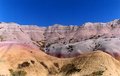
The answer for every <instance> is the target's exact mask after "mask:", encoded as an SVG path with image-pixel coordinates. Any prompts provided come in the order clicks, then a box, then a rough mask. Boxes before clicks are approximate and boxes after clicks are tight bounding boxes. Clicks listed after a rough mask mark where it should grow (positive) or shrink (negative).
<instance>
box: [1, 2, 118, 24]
mask: <svg viewBox="0 0 120 76" xmlns="http://www.w3.org/2000/svg"><path fill="white" fill-rule="evenodd" d="M119 18H120V0H0V22H15V23H19V24H24V25H26V24H31V25H39V26H49V25H53V24H62V25H81V24H83V23H85V22H109V21H112V20H114V19H119Z"/></svg>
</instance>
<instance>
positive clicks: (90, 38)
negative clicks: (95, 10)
mask: <svg viewBox="0 0 120 76" xmlns="http://www.w3.org/2000/svg"><path fill="white" fill-rule="evenodd" d="M119 30H120V20H119V19H117V20H114V21H111V22H107V23H90V22H88V23H85V24H83V25H81V26H79V25H68V26H64V25H59V24H55V25H53V26H48V27H39V26H36V25H19V24H16V23H3V22H2V23H0V40H1V42H3V41H18V42H22V43H25V44H29V45H34V46H36V48H38V49H40V50H42V51H45V52H46V53H47V54H50V55H53V56H57V57H73V56H77V55H81V54H84V53H87V52H92V51H96V50H102V51H104V52H106V53H109V54H110V55H112V56H114V57H116V58H119V54H120V52H119V49H120V47H119V44H120V31H119Z"/></svg>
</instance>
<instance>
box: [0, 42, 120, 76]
mask: <svg viewBox="0 0 120 76" xmlns="http://www.w3.org/2000/svg"><path fill="white" fill-rule="evenodd" d="M0 75H3V76H120V62H119V61H117V60H116V59H114V58H113V57H111V56H110V55H108V54H106V53H104V52H101V51H96V52H93V53H89V54H86V55H81V56H78V57H74V58H61V59H60V58H56V57H52V56H49V55H47V54H45V53H44V52H42V51H39V50H37V49H33V48H29V47H26V46H23V45H16V44H12V45H4V46H0Z"/></svg>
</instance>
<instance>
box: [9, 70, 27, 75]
mask: <svg viewBox="0 0 120 76" xmlns="http://www.w3.org/2000/svg"><path fill="white" fill-rule="evenodd" d="M9 71H10V74H11V76H26V74H27V73H26V72H25V71H23V70H18V71H13V70H12V69H9Z"/></svg>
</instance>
